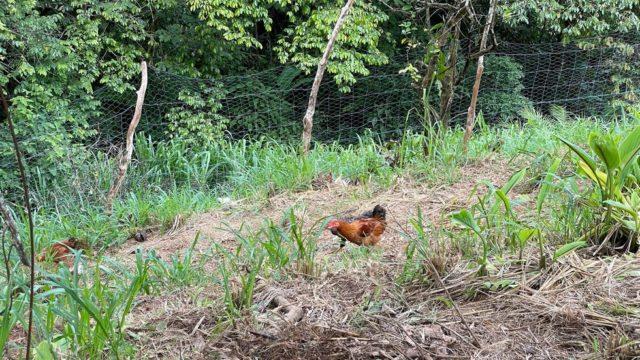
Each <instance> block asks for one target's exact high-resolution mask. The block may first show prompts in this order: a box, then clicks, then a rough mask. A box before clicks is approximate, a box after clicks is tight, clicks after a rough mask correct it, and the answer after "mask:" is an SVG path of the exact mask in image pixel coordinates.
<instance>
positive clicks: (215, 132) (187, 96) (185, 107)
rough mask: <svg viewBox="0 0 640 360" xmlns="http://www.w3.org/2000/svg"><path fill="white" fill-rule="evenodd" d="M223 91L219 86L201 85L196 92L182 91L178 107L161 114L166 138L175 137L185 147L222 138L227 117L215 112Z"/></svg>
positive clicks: (218, 106) (218, 107)
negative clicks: (165, 122) (166, 123)
mask: <svg viewBox="0 0 640 360" xmlns="http://www.w3.org/2000/svg"><path fill="white" fill-rule="evenodd" d="M222 98H224V92H223V91H222V90H221V88H220V87H204V86H201V88H200V91H197V92H196V91H189V90H186V89H185V90H182V91H180V93H179V94H178V100H179V101H181V102H182V105H181V106H180V107H173V108H171V109H170V110H169V112H167V114H165V118H166V119H167V120H168V122H169V123H168V125H167V134H168V135H169V138H170V139H172V138H179V139H181V141H183V142H184V143H185V144H186V145H187V146H197V147H202V146H203V145H204V144H207V143H209V142H213V141H217V140H220V139H222V137H223V133H224V131H225V130H226V128H227V124H228V123H229V120H228V119H226V118H225V117H223V116H222V115H220V114H218V111H219V110H220V108H221V107H222V105H221V103H220V100H221V99H222Z"/></svg>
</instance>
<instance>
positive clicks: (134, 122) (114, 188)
mask: <svg viewBox="0 0 640 360" xmlns="http://www.w3.org/2000/svg"><path fill="white" fill-rule="evenodd" d="M140 69H141V71H142V81H141V83H140V89H138V91H137V92H136V93H137V94H138V97H137V99H136V109H135V111H134V113H133V118H132V119H131V124H129V130H128V131H127V139H126V150H125V152H124V153H122V156H121V157H120V161H119V163H118V177H117V178H116V180H115V181H114V182H113V184H112V185H111V188H110V189H109V193H108V194H107V202H106V209H107V212H108V213H111V211H112V210H113V199H114V198H115V197H116V195H117V194H118V191H120V187H121V186H122V183H123V181H124V177H125V175H126V174H127V168H128V167H129V163H130V162H131V156H132V155H133V135H134V134H135V132H136V127H137V126H138V123H139V122H140V117H141V116H142V105H143V104H144V95H145V93H146V92H147V62H146V61H142V62H141V63H140Z"/></svg>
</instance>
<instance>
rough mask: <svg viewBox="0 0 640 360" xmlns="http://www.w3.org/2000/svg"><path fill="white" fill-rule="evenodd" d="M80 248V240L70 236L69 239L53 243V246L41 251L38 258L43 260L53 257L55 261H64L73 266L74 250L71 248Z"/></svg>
mask: <svg viewBox="0 0 640 360" xmlns="http://www.w3.org/2000/svg"><path fill="white" fill-rule="evenodd" d="M79 248H80V242H79V241H78V240H76V239H75V238H69V239H67V240H64V241H60V242H57V243H53V244H51V246H49V247H48V248H46V249H44V251H42V253H40V255H39V256H38V258H37V260H38V261H40V262H42V261H45V260H46V259H51V260H52V261H53V262H54V263H60V262H63V263H65V264H66V265H67V266H68V267H70V268H71V267H73V252H72V251H71V250H72V249H74V250H77V249H79Z"/></svg>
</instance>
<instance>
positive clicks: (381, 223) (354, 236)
mask: <svg viewBox="0 0 640 360" xmlns="http://www.w3.org/2000/svg"><path fill="white" fill-rule="evenodd" d="M386 218H387V211H386V210H385V209H384V208H383V207H382V206H380V205H376V206H375V207H374V208H373V210H372V211H367V212H365V213H363V214H362V215H360V216H357V217H355V218H347V219H335V220H331V221H329V223H328V224H327V229H328V230H329V231H331V233H332V234H333V235H336V236H338V237H339V238H340V239H341V241H340V248H339V249H338V250H340V249H342V248H343V247H344V246H345V245H346V242H347V241H349V242H351V243H354V244H356V245H365V246H375V245H377V244H378V242H379V241H380V237H381V236H382V234H383V233H384V230H385V228H386V227H387V222H386Z"/></svg>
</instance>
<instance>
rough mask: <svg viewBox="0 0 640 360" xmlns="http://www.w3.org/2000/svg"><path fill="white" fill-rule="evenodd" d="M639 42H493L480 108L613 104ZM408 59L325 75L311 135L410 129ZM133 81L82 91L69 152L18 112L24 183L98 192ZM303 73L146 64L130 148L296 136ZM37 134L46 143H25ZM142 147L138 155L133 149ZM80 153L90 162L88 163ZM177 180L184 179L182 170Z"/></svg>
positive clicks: (631, 80)
mask: <svg viewBox="0 0 640 360" xmlns="http://www.w3.org/2000/svg"><path fill="white" fill-rule="evenodd" d="M639 46H640V43H631V44H629V43H628V42H627V45H626V47H625V48H621V47H616V46H612V45H611V44H602V45H598V46H590V47H578V46H576V45H571V44H562V43H547V44H517V43H502V44H500V46H499V47H498V48H497V49H496V50H495V51H493V52H492V53H491V54H489V55H487V58H486V64H485V73H484V76H483V78H482V85H481V87H480V96H479V102H478V110H479V111H482V113H483V114H484V117H485V119H486V120H487V121H488V122H492V123H498V122H501V121H518V119H519V116H518V114H519V112H520V111H521V110H522V109H523V108H527V107H533V108H536V109H537V110H538V111H541V112H543V113H544V112H546V111H548V110H549V107H550V106H551V105H559V106H562V107H565V108H566V109H567V110H568V111H569V112H572V113H574V114H577V115H581V116H604V115H606V112H607V111H611V110H612V109H615V108H616V106H617V105H618V104H620V103H621V102H630V101H635V97H636V95H637V92H636V90H635V86H634V85H637V84H638V74H637V72H636V71H635V69H636V68H638V66H637V65H638V55H637V53H638V50H639V48H638V47H639ZM461 48H462V49H464V46H461ZM459 58H461V59H464V56H460V57H459ZM416 61H420V55H419V54H415V53H413V54H405V55H402V56H396V57H394V58H392V59H391V60H390V62H389V64H387V65H385V66H381V67H377V68H373V69H371V72H370V74H369V75H367V76H362V77H360V78H358V79H357V82H356V83H355V84H354V85H353V86H351V87H350V91H349V92H342V91H340V88H339V86H338V85H336V83H335V81H334V79H332V77H331V76H325V80H324V81H323V83H322V85H321V87H320V92H319V96H318V103H317V110H316V114H315V119H314V129H313V138H314V140H315V141H319V142H340V143H351V142H354V141H357V139H358V137H359V136H362V135H363V134H365V133H369V134H371V135H373V136H374V137H376V138H378V139H381V140H389V139H394V138H398V137H400V136H401V135H402V134H403V132H404V131H406V130H408V129H414V130H420V129H421V128H422V127H423V126H424V120H425V119H424V115H423V114H425V112H424V104H425V101H426V102H427V103H428V106H433V107H437V106H438V100H439V99H438V97H439V92H438V91H439V88H438V87H436V88H434V89H433V90H432V91H431V93H432V95H431V96H430V97H429V98H428V99H426V100H425V93H424V91H423V90H422V89H420V88H418V87H416V86H415V85H414V84H413V83H412V79H411V77H410V76H409V75H408V74H407V73H405V72H403V71H401V70H402V69H403V68H405V67H406V66H407V64H409V63H414V62H416ZM457 68H458V72H459V73H460V77H461V78H460V81H459V84H458V86H457V87H456V89H455V91H454V94H453V95H454V96H453V99H454V100H453V106H452V108H451V117H450V120H449V122H450V123H451V124H453V125H455V124H460V123H462V122H463V121H464V118H465V117H466V110H467V106H468V105H469V101H470V96H471V86H472V83H473V80H474V75H475V65H474V64H471V66H469V67H465V66H464V63H463V62H461V63H460V64H458V66H457ZM138 81H139V80H138V79H131V82H130V83H131V87H130V90H127V91H124V92H122V93H117V92H114V91H112V90H110V89H108V88H102V89H99V90H97V91H95V92H94V93H93V94H92V97H91V101H97V103H98V104H99V106H98V107H97V109H98V110H97V111H95V112H92V113H91V115H90V116H88V117H87V118H88V121H87V124H86V126H85V127H84V128H83V129H82V131H83V132H84V133H85V134H86V135H85V136H84V137H82V139H81V140H78V141H75V142H74V143H69V149H68V151H67V150H63V151H62V153H60V150H59V149H57V150H55V151H56V152H57V153H56V154H52V153H51V150H50V149H47V147H46V143H47V142H46V139H44V140H43V139H42V135H36V134H32V133H30V130H29V128H27V127H24V126H23V123H22V122H21V119H20V118H17V117H16V119H15V121H16V126H17V127H18V129H19V130H22V131H19V135H20V142H21V143H22V144H25V145H24V146H25V149H26V151H25V153H26V161H27V165H28V167H29V172H30V173H31V174H32V177H31V181H32V183H33V185H34V187H35V188H36V190H38V189H40V190H41V191H40V192H38V191H36V193H38V194H39V196H42V197H46V196H47V195H46V194H45V193H46V190H45V189H50V188H51V183H56V186H57V187H58V188H60V189H61V191H63V190H64V189H63V188H64V187H71V188H75V191H76V192H83V191H84V192H93V193H94V194H93V195H92V197H93V198H95V199H94V200H97V199H98V198H99V197H100V196H103V195H104V194H105V193H106V190H107V189H108V186H109V183H110V181H111V179H112V175H113V171H114V158H115V156H116V155H117V153H118V151H119V149H120V148H121V146H122V142H123V140H124V134H125V133H126V129H127V127H128V125H129V122H130V120H131V117H132V115H133V111H134V107H135V101H136V96H135V92H134V91H135V88H137V86H138ZM312 82H313V77H312V74H311V75H309V74H304V73H302V72H301V71H299V70H298V69H297V68H296V67H295V66H293V65H282V66H277V67H274V68H272V69H268V70H265V71H261V72H256V73H250V74H244V75H239V76H221V77H218V78H193V77H188V76H184V75H179V74H175V73H171V72H168V71H165V70H163V69H161V68H156V67H153V66H151V67H150V69H149V84H148V87H147V95H146V98H145V103H144V107H143V112H142V119H141V121H140V124H139V126H138V130H137V133H138V144H137V145H138V146H137V148H136V153H134V157H138V160H140V158H149V157H154V156H155V157H161V156H162V154H160V153H161V152H162V151H164V150H163V149H166V148H171V149H172V150H171V151H176V152H181V154H180V158H181V159H182V160H181V161H184V162H192V161H195V162H197V161H201V160H202V159H196V158H197V156H198V155H197V154H196V152H195V151H194V149H196V148H198V146H196V145H202V144H203V143H206V144H215V143H216V142H221V141H226V142H234V141H240V140H242V141H249V142H251V141H254V142H255V141H258V140H259V139H264V138H268V139H273V140H275V141H278V142H280V143H296V142H298V141H299V139H300V136H301V131H302V118H303V115H304V112H305V110H306V106H307V101H308V96H309V92H310V89H311V84H312ZM69 106H70V107H71V108H73V107H74V106H76V107H78V108H81V106H82V104H79V103H74V102H73V101H70V105H69ZM411 109H415V110H416V111H410V110H411ZM432 120H433V119H432ZM56 131H60V129H56ZM68 131H75V129H68ZM176 137H178V138H180V139H181V143H182V145H180V146H177V145H175V144H174V146H173V147H170V146H168V145H167V144H168V141H169V140H170V139H172V138H176ZM148 139H151V141H150V142H149V141H148ZM37 142H40V143H44V144H45V145H42V144H40V146H39V147H38V146H35V145H33V144H34V143H37ZM143 143H145V144H146V145H148V146H145V145H144V144H143ZM151 143H154V144H161V145H157V146H151V145H150V144H151ZM0 144H4V145H2V147H0V179H2V182H3V183H2V186H0V191H1V190H6V191H13V190H15V189H16V187H15V184H17V181H16V177H17V173H16V165H15V159H14V157H13V155H12V152H11V151H12V150H11V147H10V146H9V144H10V142H9V138H8V134H6V133H5V132H3V133H2V134H0ZM213 147H215V146H213ZM144 151H146V152H147V153H146V154H142V152H144ZM166 151H169V150H166ZM153 152H155V153H153ZM208 161H209V162H212V163H214V164H215V163H216V161H221V160H220V158H219V157H218V158H216V157H215V156H214V158H210V159H209V160H208ZM51 162H55V164H56V165H59V164H61V163H64V165H65V166H62V167H60V169H62V170H60V169H56V170H55V171H58V172H59V171H65V172H67V173H68V176H64V177H62V179H63V181H60V180H59V175H60V174H56V173H50V171H49V170H51V169H49V168H47V164H51ZM88 163H92V164H94V165H93V166H94V168H92V169H90V168H88V167H87V166H88V165H87V164H88ZM95 164H98V165H95ZM96 168H98V169H99V170H96ZM225 169H226V168H225V166H223V165H221V164H219V165H217V166H212V167H210V168H209V169H207V170H206V171H210V172H211V174H210V175H209V179H210V180H209V182H210V183H220V182H224V179H225V177H226V176H228V171H227V170H225ZM132 171H135V172H138V173H139V175H140V177H138V178H137V180H135V181H136V182H137V185H138V186H140V185H141V184H146V185H150V184H154V185H157V186H160V187H162V186H168V185H169V184H171V186H175V185H176V183H177V182H179V181H180V180H179V179H180V178H181V177H180V176H179V175H178V174H176V173H175V172H172V169H171V164H167V165H166V166H165V167H158V168H153V169H152V168H148V167H145V164H144V163H143V161H138V162H134V164H132ZM56 176H57V177H58V179H57V178H56ZM184 181H186V182H189V181H192V180H191V179H189V178H188V177H187V178H185V179H184ZM130 183H131V182H130Z"/></svg>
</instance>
